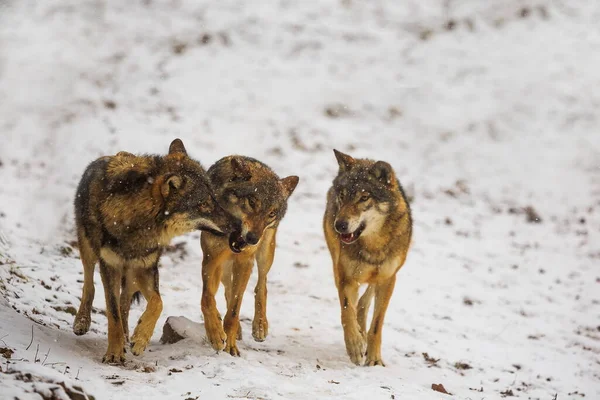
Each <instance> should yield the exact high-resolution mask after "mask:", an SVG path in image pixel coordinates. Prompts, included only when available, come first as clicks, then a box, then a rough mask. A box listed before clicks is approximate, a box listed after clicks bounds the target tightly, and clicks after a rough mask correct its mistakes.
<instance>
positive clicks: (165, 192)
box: [160, 174, 183, 199]
mask: <svg viewBox="0 0 600 400" xmlns="http://www.w3.org/2000/svg"><path fill="white" fill-rule="evenodd" d="M182 183H183V180H182V179H181V177H180V176H179V175H175V174H168V175H166V176H165V177H164V180H163V183H162V184H161V186H160V194H162V196H163V198H165V199H166V198H167V197H169V195H170V194H172V193H173V192H175V191H176V190H177V189H179V188H180V187H181V184H182Z"/></svg>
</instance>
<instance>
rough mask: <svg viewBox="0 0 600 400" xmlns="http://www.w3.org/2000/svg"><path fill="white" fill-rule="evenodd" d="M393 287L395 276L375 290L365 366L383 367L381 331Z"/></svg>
mask: <svg viewBox="0 0 600 400" xmlns="http://www.w3.org/2000/svg"><path fill="white" fill-rule="evenodd" d="M395 285H396V275H393V276H392V277H391V278H389V279H388V280H387V281H385V282H383V283H381V284H379V285H377V287H376V288H375V310H374V311H373V320H372V321H371V329H369V334H368V336H367V360H366V362H365V365H368V366H374V365H381V366H385V364H384V362H383V360H382V358H381V331H382V330H383V321H384V319H385V312H386V311H387V308H388V305H389V304H390V299H391V298H392V293H393V292H394V286H395Z"/></svg>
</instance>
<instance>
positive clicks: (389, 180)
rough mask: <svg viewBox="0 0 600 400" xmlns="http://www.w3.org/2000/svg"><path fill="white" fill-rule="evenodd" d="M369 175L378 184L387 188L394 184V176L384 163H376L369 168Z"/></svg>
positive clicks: (392, 171) (389, 166)
mask: <svg viewBox="0 0 600 400" xmlns="http://www.w3.org/2000/svg"><path fill="white" fill-rule="evenodd" d="M370 172H371V175H372V176H373V177H374V178H375V179H377V180H378V181H379V182H381V183H383V184H384V185H386V186H388V187H393V186H394V185H395V184H396V176H395V175H394V170H393V169H392V166H391V165H390V164H388V163H386V162H385V161H377V162H376V163H375V164H373V166H372V167H371V171H370Z"/></svg>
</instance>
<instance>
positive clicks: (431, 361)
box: [422, 353, 440, 367]
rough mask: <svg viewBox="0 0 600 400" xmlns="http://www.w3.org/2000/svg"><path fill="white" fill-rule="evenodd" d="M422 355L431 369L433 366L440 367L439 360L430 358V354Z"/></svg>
mask: <svg viewBox="0 0 600 400" xmlns="http://www.w3.org/2000/svg"><path fill="white" fill-rule="evenodd" d="M422 354H423V358H424V359H425V362H426V363H427V364H429V366H430V367H433V366H435V367H438V365H437V363H438V361H440V359H439V358H433V357H431V356H429V354H428V353H422Z"/></svg>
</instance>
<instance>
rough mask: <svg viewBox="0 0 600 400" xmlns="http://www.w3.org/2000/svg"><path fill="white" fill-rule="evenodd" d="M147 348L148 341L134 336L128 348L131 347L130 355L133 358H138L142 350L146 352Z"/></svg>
mask: <svg viewBox="0 0 600 400" xmlns="http://www.w3.org/2000/svg"><path fill="white" fill-rule="evenodd" d="M147 346H148V339H146V338H141V337H136V335H135V334H134V335H133V336H132V337H131V343H129V347H131V354H133V355H134V356H139V355H140V354H142V353H143V352H144V350H146V347H147Z"/></svg>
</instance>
